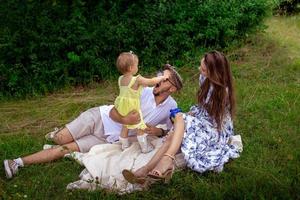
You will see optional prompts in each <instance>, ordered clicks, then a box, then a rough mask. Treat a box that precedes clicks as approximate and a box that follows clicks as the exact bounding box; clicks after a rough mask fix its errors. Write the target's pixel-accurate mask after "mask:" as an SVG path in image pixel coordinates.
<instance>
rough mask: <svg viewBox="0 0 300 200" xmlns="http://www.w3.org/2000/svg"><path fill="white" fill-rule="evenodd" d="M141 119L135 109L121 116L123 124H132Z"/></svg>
mask: <svg viewBox="0 0 300 200" xmlns="http://www.w3.org/2000/svg"><path fill="white" fill-rule="evenodd" d="M140 121H141V117H140V113H139V112H137V111H136V110H133V111H130V112H129V113H128V114H127V115H126V116H124V117H123V122H124V123H123V124H128V125H134V124H138V123H140Z"/></svg>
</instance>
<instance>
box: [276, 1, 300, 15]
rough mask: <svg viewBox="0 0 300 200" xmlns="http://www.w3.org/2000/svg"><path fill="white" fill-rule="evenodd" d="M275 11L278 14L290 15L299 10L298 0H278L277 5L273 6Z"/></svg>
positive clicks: (299, 2) (299, 3)
mask: <svg viewBox="0 0 300 200" xmlns="http://www.w3.org/2000/svg"><path fill="white" fill-rule="evenodd" d="M275 12H277V13H279V14H280V15H286V14H288V15H290V14H293V13H297V12H300V1H299V0H279V3H278V6H277V7H276V8H275Z"/></svg>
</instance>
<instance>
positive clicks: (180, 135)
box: [123, 51, 239, 183]
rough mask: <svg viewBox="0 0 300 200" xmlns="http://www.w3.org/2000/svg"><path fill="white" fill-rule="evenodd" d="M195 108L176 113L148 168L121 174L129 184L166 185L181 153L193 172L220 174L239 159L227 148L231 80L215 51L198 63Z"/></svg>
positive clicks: (236, 151)
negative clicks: (155, 181)
mask: <svg viewBox="0 0 300 200" xmlns="http://www.w3.org/2000/svg"><path fill="white" fill-rule="evenodd" d="M199 70H200V73H201V74H200V78H199V82H200V89H199V91H198V93H197V100H198V104H197V105H195V106H192V107H191V109H190V112H189V113H187V114H182V113H177V114H176V116H175V120H174V132H173V133H170V134H169V136H168V137H167V139H166V141H165V143H164V144H163V146H162V147H161V148H160V149H159V151H158V152H157V153H156V154H155V155H154V157H153V158H152V159H151V160H150V162H149V163H148V164H146V165H145V166H143V167H142V168H140V169H138V170H137V171H136V172H134V173H132V172H130V171H128V170H124V171H123V175H124V177H125V179H126V180H127V181H129V182H130V183H143V182H144V181H145V177H146V176H150V177H152V178H155V179H163V180H165V181H166V182H167V181H168V180H169V179H170V178H171V175H172V173H173V171H174V161H175V158H174V155H175V154H176V153H177V152H178V150H179V149H181V151H182V153H183V154H184V159H185V162H186V164H187V166H188V167H189V168H191V169H192V170H195V171H197V172H200V173H202V172H204V171H208V170H213V171H217V172H220V171H222V169H223V165H224V164H225V163H226V162H228V160H229V159H230V158H237V157H239V147H238V145H231V144H229V139H230V137H231V136H233V135H234V132H233V123H232V117H233V116H234V111H235V95H234V88H233V79H232V73H231V69H230V65H229V62H228V60H227V58H226V57H225V56H224V55H223V54H222V53H220V52H218V51H212V52H209V53H206V54H205V56H204V57H203V58H202V59H201V65H200V67H199Z"/></svg>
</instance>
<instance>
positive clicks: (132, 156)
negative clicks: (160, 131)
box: [67, 137, 162, 194]
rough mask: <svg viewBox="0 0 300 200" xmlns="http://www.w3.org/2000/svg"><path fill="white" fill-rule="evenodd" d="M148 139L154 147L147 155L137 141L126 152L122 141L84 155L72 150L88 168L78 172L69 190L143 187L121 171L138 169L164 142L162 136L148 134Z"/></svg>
mask: <svg viewBox="0 0 300 200" xmlns="http://www.w3.org/2000/svg"><path fill="white" fill-rule="evenodd" d="M148 140H149V141H150V142H151V144H153V145H154V146H155V149H154V150H153V151H151V152H149V153H147V154H144V153H141V149H140V146H139V144H138V143H137V142H134V143H133V144H132V145H131V146H130V147H129V148H127V149H126V150H124V151H122V150H121V144H120V143H116V144H100V145H96V146H94V147H92V148H91V150H90V151H89V152H88V153H85V154H83V153H79V152H74V153H72V157H73V158H74V159H75V160H76V161H77V162H79V163H80V164H82V165H84V166H85V169H84V170H83V171H82V172H81V174H80V175H79V178H80V179H79V180H78V181H75V182H73V183H70V184H68V186H67V189H88V190H95V189H97V188H104V189H108V190H113V191H116V192H118V193H120V194H122V193H128V192H132V191H135V190H142V189H143V188H142V186H141V185H138V184H134V185H133V184H130V183H128V182H127V181H126V180H125V179H124V177H123V175H122V170H124V169H129V170H133V171H135V170H137V169H139V168H140V167H142V166H144V165H145V164H146V163H148V162H149V161H150V159H151V158H152V157H153V156H154V154H155V153H156V152H157V150H158V149H159V147H160V146H161V145H162V139H161V138H155V139H154V138H151V137H148Z"/></svg>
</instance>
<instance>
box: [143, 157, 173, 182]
mask: <svg viewBox="0 0 300 200" xmlns="http://www.w3.org/2000/svg"><path fill="white" fill-rule="evenodd" d="M164 156H168V157H169V158H171V159H172V161H173V167H172V168H170V169H167V170H166V171H165V172H164V173H161V172H160V171H158V170H153V171H151V172H149V173H148V177H151V178H152V179H155V180H163V181H164V182H165V183H168V182H169V181H170V180H171V178H172V175H173V172H174V170H175V167H174V164H175V157H174V156H172V155H170V154H164Z"/></svg>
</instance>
